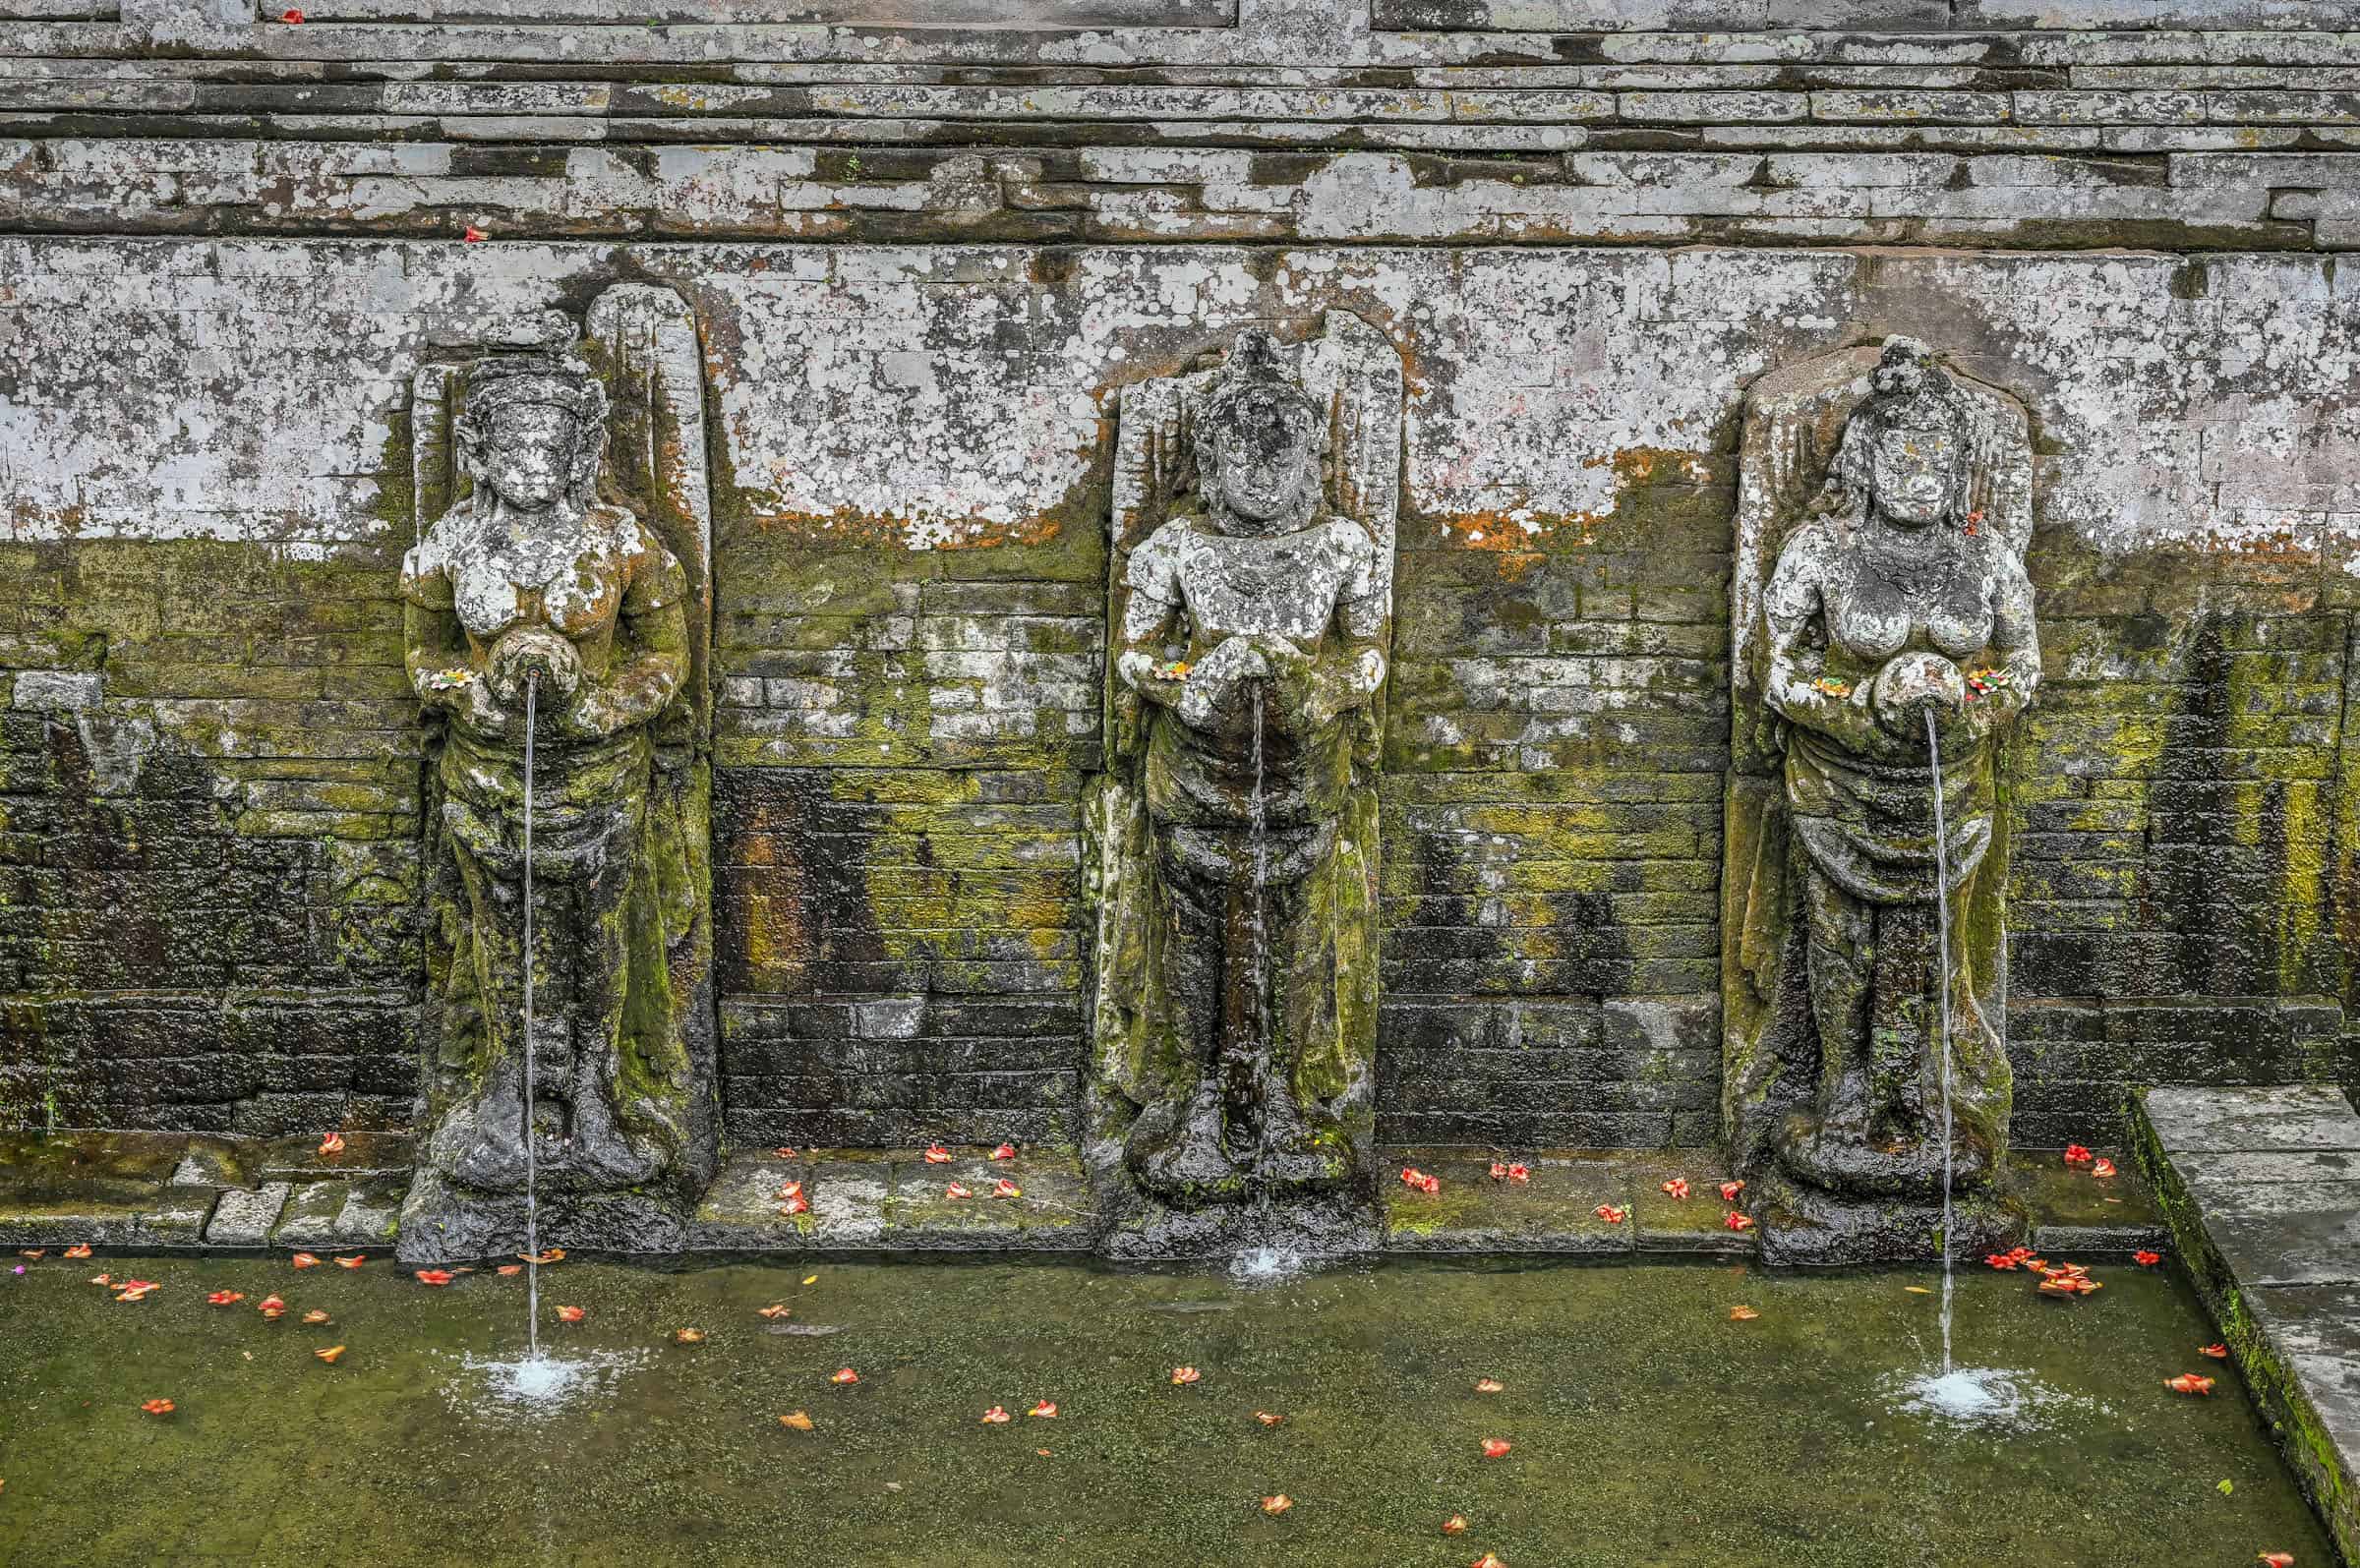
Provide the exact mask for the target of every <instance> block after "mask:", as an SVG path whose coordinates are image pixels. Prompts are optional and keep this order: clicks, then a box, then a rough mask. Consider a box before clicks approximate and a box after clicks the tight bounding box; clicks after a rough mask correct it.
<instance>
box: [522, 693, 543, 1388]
mask: <svg viewBox="0 0 2360 1568" xmlns="http://www.w3.org/2000/svg"><path fill="white" fill-rule="evenodd" d="M540 694H541V677H540V676H539V675H538V674H534V673H528V674H527V675H526V676H525V677H524V878H523V884H522V886H523V897H524V1086H523V1093H522V1094H521V1095H520V1096H519V1103H520V1104H521V1105H522V1107H523V1109H522V1111H521V1113H520V1115H521V1119H522V1121H523V1123H524V1302H525V1308H524V1322H525V1344H526V1346H527V1349H528V1354H529V1356H530V1359H531V1361H532V1362H534V1363H538V1362H539V1361H540V1360H541V1263H540V1257H541V1212H540V1201H541V1200H540V1187H541V1158H540V1152H539V1150H538V1149H537V1148H536V1147H535V1146H534V1137H533V1096H534V1094H535V1092H536V1084H537V1082H538V1074H536V1073H535V1072H534V1062H533V727H534V722H535V720H536V719H537V718H538V717H539V707H540V701H539V699H540Z"/></svg>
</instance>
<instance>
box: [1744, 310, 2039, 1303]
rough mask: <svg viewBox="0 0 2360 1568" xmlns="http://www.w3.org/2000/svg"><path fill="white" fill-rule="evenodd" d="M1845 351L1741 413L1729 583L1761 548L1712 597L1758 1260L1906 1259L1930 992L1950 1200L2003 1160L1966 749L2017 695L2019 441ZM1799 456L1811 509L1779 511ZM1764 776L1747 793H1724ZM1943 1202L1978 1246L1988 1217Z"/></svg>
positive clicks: (1927, 376)
mask: <svg viewBox="0 0 2360 1568" xmlns="http://www.w3.org/2000/svg"><path fill="white" fill-rule="evenodd" d="M1859 359H1860V356H1859V354H1857V353H1856V354H1854V355H1848V356H1840V357H1839V360H1838V363H1836V364H1835V365H1832V366H1830V365H1826V364H1821V365H1819V366H1816V367H1806V368H1805V370H1806V371H1808V372H1810V373H1811V374H1810V375H1808V376H1805V377H1801V378H1800V380H1798V379H1797V378H1795V377H1789V378H1788V379H1787V380H1785V381H1781V382H1779V383H1778V384H1775V385H1772V384H1765V385H1764V386H1763V387H1760V388H1757V389H1756V391H1755V393H1754V394H1753V395H1752V396H1750V397H1749V399H1748V404H1749V414H1750V416H1751V418H1750V422H1749V428H1748V434H1747V440H1746V446H1745V459H1746V468H1745V473H1744V484H1745V486H1746V489H1747V494H1745V495H1744V496H1743V497H1742V498H1741V514H1742V516H1741V529H1740V532H1741V552H1740V553H1741V570H1742V569H1743V567H1744V565H1745V564H1746V562H1747V560H1748V559H1749V558H1750V559H1753V560H1758V559H1760V558H1762V557H1764V556H1767V555H1768V553H1769V551H1770V549H1771V548H1772V546H1773V543H1774V542H1773V540H1772V539H1771V538H1770V537H1769V534H1770V531H1772V530H1780V529H1782V528H1783V534H1782V536H1781V537H1780V538H1778V539H1777V540H1776V541H1775V552H1776V553H1775V561H1776V564H1775V567H1774V568H1773V569H1772V570H1771V571H1770V573H1769V579H1768V582H1767V584H1766V585H1759V586H1757V585H1755V584H1748V585H1746V591H1743V592H1741V594H1740V595H1739V596H1738V599H1739V605H1740V613H1741V614H1742V615H1744V616H1745V617H1746V621H1745V623H1744V625H1743V627H1742V629H1741V633H1740V636H1739V642H1740V644H1741V649H1742V651H1743V654H1744V656H1745V658H1746V662H1747V678H1745V679H1744V680H1743V681H1741V693H1740V703H1739V713H1740V720H1741V727H1744V726H1745V722H1746V721H1747V720H1751V721H1753V725H1752V726H1751V733H1750V734H1749V736H1748V737H1747V739H1748V742H1749V744H1741V746H1740V748H1739V751H1740V757H1739V760H1740V776H1739V777H1737V778H1735V779H1733V791H1732V799H1731V813H1730V818H1731V827H1730V835H1731V866H1730V877H1729V881H1730V884H1731V890H1732V897H1733V901H1732V904H1731V909H1730V922H1731V932H1732V935H1731V938H1730V940H1731V941H1732V942H1733V943H1734V945H1735V946H1736V948H1737V954H1736V955H1735V957H1736V958H1737V961H1736V962H1735V963H1733V964H1731V965H1730V966H1729V973H1728V976H1727V978H1726V980H1725V988H1726V989H1727V991H1728V992H1729V993H1730V994H1729V996H1728V997H1727V998H1725V1002H1726V1008H1725V1011H1726V1014H1727V1017H1726V1023H1727V1026H1728V1029H1729V1038H1730V1051H1729V1055H1730V1061H1729V1071H1728V1073H1727V1075H1726V1078H1725V1095H1726V1111H1727V1119H1728V1123H1729V1127H1728V1132H1729V1134H1730V1141H1731V1153H1732V1157H1733V1161H1734V1162H1735V1163H1736V1164H1737V1165H1738V1166H1739V1168H1740V1171H1741V1174H1744V1175H1746V1176H1747V1177H1748V1179H1749V1180H1750V1181H1752V1182H1753V1183H1754V1184H1755V1187H1754V1207H1755V1209H1756V1210H1757V1211H1758V1212H1757V1213H1756V1214H1755V1216H1754V1217H1755V1218H1756V1219H1757V1221H1758V1222H1759V1223H1760V1224H1761V1225H1762V1227H1763V1240H1764V1246H1765V1249H1767V1250H1768V1252H1769V1253H1770V1254H1771V1255H1773V1256H1774V1257H1777V1258H1783V1259H1785V1260H1789V1261H1836V1260H1840V1259H1846V1258H1857V1257H1861V1256H1893V1255H1908V1254H1911V1253H1923V1252H1924V1251H1926V1250H1927V1249H1930V1248H1931V1247H1932V1245H1933V1237H1932V1232H1933V1229H1934V1228H1935V1226H1938V1223H1939V1221H1938V1217H1937V1218H1936V1219H1935V1221H1934V1223H1933V1224H1932V1225H1929V1224H1928V1223H1927V1221H1926V1211H1927V1210H1928V1209H1929V1208H1930V1209H1932V1210H1934V1211H1936V1212H1937V1216H1938V1208H1939V1204H1940V1201H1941V1197H1942V1191H1943V1188H1942V1184H1943V1179H1944V1154H1943V1054H1944V1050H1945V1045H1944V1041H1943V1037H1942V1030H1941V1026H1940V1023H1939V1017H1940V1007H1939V1005H1938V1004H1939V1003H1940V1001H1941V1000H1942V991H1941V989H1940V987H1942V986H1943V985H1944V984H1945V983H1947V987H1948V993H1949V1023H1950V1033H1949V1038H1948V1042H1947V1051H1948V1056H1949V1077H1950V1089H1949V1093H1950V1108H1951V1117H1952V1121H1951V1127H1952V1130H1953V1131H1952V1137H1951V1150H1950V1162H1951V1164H1950V1169H1951V1182H1952V1189H1951V1190H1952V1191H1953V1192H1954V1193H1965V1194H1975V1193H1977V1192H1980V1191H1983V1190H1985V1189H1986V1188H1987V1187H1988V1186H1989V1183H1990V1180H1991V1178H1992V1176H1993V1175H1994V1173H1995V1172H1996V1170H1997V1168H1998V1165H1999V1162H2000V1160H2001V1158H2002V1157H2003V1156H2004V1154H2005V1152H2006V1149H2007V1128H2008V1107H2009V1072H2008V1060H2007V1050H2006V1043H2005V1036H2004V1030H2005V1024H2006V1019H2005V1016H2004V1009H2005V1005H2006V950H2005V943H2004V933H2003V899H2004V882H2005V878H2006V847H2005V826H2004V807H2003V805H2002V802H2001V801H2000V799H1999V793H1998V791H1999V780H1998V776H1997V770H1996V768H1995V752H1996V751H1997V749H1998V746H1999V742H2000V739H2001V737H2002V736H2003V735H2004V734H2005V733H2006V732H2007V730H2008V728H2009V726H2011V725H2012V724H2013V723H2014V721H2015V719H2016V717H2017V715H2018V714H2019V713H2021V712H2022V711H2023V710H2024V708H2025V706H2026V704H2027V703H2029V702H2030V701H2031V700H2032V697H2033V694H2034V692H2035V690H2036V688H2037V686H2038V684H2039V680H2040V656H2039V643H2038V634H2037V631H2036V627H2035V625H2034V617H2033V591H2032V585H2031V583H2030V581H2029V580H2028V579H2027V577H2026V575H2025V570H2024V563H2023V550H2024V546H2025V543H2026V541H2027V539H2028V538H2029V534H2030V523H2031V514H2030V503H2029V497H2030V445H2029V441H2027V439H2026V437H2025V431H2026V422H2025V417H2024V413H2023V410H2022V409H2021V408H2020V407H2018V406H2017V405H2016V404H2015V403H2014V402H2013V400H2011V399H2008V398H2006V397H2005V396H2004V394H2000V393H1997V392H1995V391H1992V390H1990V389H1988V388H1982V387H1977V386H1975V385H1973V384H1972V383H1970V382H1968V381H1966V380H1965V379H1964V378H1962V377H1954V376H1953V375H1952V374H1951V373H1949V372H1948V371H1945V370H1944V369H1942V368H1941V367H1940V366H1938V365H1937V364H1935V363H1934V361H1933V358H1932V356H1931V355H1930V354H1929V353H1928V352H1927V351H1926V349H1925V348H1924V347H1923V346H1922V345H1919V344H1918V343H1915V342H1912V341H1910V340H1908V339H1903V338H1895V339H1892V340H1890V341H1888V342H1887V343H1886V344H1885V345H1884V347H1883V349H1882V350H1881V352H1879V353H1878V354H1877V355H1876V357H1875V362H1874V365H1873V367H1872V368H1865V376H1864V377H1863V376H1862V374H1861V372H1862V370H1863V368H1864V367H1862V366H1861V365H1860V364H1859ZM1863 382H1864V384H1863ZM1862 392H1865V396H1864V397H1863V396H1861V395H1860V393H1862ZM1830 436H1832V437H1833V439H1834V450H1833V454H1832V457H1830V458H1826V459H1825V460H1824V461H1822V462H1814V461H1813V458H1814V457H1816V456H1817V454H1815V453H1813V452H1811V451H1810V450H1809V447H1810V446H1811V445H1813V444H1814V442H1818V443H1824V441H1825V440H1826V439H1827V438H1828V437H1830ZM1814 467H1815V468H1817V469H1818V470H1819V471H1821V472H1824V473H1825V475H1826V479H1825V483H1824V486H1823V487H1822V488H1821V489H1820V490H1819V492H1818V494H1816V495H1809V494H1807V493H1806V494H1800V495H1798V494H1793V492H1794V491H1796V490H1800V483H1799V482H1803V481H1802V476H1803V475H1804V474H1805V473H1807V472H1808V471H1809V470H1811V469H1812V468H1814ZM1995 467H1999V468H2003V469H2005V470H2006V471H2005V472H1994V471H1993V470H1994V468H1995ZM1798 502H1800V504H1797V503H1798ZM1782 512H1783V513H1784V515H1783V516H1782V515H1780V513H1782ZM1928 715H1930V716H1931V717H1932V721H1933V730H1934V733H1935V736H1936V737H1937V739H1938V742H1939V753H1940V771H1939V779H1940V784H1939V788H1940V807H1941V811H1940V816H1941V821H1942V824H1943V830H1944V833H1945V835H1946V837H1945V838H1944V839H1943V840H1942V842H1940V843H1939V844H1937V842H1936V833H1935V822H1936V812H1935V806H1936V800H1935V783H1934V780H1935V774H1934V772H1933V765H1934V748H1933V746H1932V745H1931V744H1930V743H1929V740H1928V736H1927V716H1928ZM1748 764H1751V765H1752V767H1751V768H1750V769H1749V768H1748ZM1773 764H1774V765H1775V767H1776V770H1777V778H1776V783H1775V787H1774V789H1773V790H1763V789H1760V788H1758V787H1756V788H1752V789H1744V788H1740V787H1738V785H1739V784H1748V783H1752V782H1754V780H1759V779H1760V777H1761V775H1762V774H1764V773H1767V772H1768V771H1769V765H1773ZM1748 771H1750V772H1752V774H1753V779H1752V780H1749V779H1746V778H1744V777H1743V776H1744V775H1745V774H1746V773H1747V772H1748ZM1764 782H1766V781H1764ZM1937 854H1939V856H1940V858H1941V862H1942V863H1943V864H1945V865H1946V866H1947V878H1946V881H1945V882H1944V883H1941V884H1938V883H1937ZM1938 886H1943V887H1947V890H1948V891H1947V900H1945V901H1946V902H1947V906H1948V915H1949V928H1950V936H1949V957H1950V970H1949V974H1948V976H1947V980H1946V981H1945V979H1944V977H1943V976H1942V973H1941V968H1940V963H1939V959H1938V948H1939V937H1940V927H1939V924H1938V916H1939V914H1940V913H1941V910H1940V909H1939V908H1938V906H1937V900H1938V897H1939V895H1938V892H1937V888H1938ZM1739 900H1741V901H1739ZM1961 1212H1962V1213H1963V1214H1964V1215H1965V1221H1966V1223H1967V1224H1968V1225H1969V1226H1971V1227H1976V1228H1979V1230H1978V1234H1980V1233H1987V1232H1990V1231H1991V1230H1992V1229H1993V1228H1994V1227H1997V1228H2000V1229H2004V1228H2005V1226H2006V1224H2007V1220H2006V1216H2004V1215H2003V1214H2001V1213H1999V1212H1998V1211H1997V1209H1996V1208H1994V1207H1993V1206H1992V1205H1990V1204H1984V1205H1982V1206H1979V1207H1978V1206H1976V1205H1972V1204H1971V1205H1969V1206H1968V1207H1967V1208H1966V1209H1964V1210H1962V1211H1961Z"/></svg>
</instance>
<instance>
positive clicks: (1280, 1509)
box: [1262, 1492, 1295, 1515]
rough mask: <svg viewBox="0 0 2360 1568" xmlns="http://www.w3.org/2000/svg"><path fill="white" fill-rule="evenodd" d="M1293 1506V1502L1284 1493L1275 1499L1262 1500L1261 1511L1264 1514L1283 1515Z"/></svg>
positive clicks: (1266, 1498)
mask: <svg viewBox="0 0 2360 1568" xmlns="http://www.w3.org/2000/svg"><path fill="white" fill-rule="evenodd" d="M1294 1506H1295V1500H1294V1499H1293V1498H1292V1497H1289V1496H1288V1495H1287V1494H1286V1493H1284V1492H1280V1493H1279V1494H1278V1495H1277V1496H1275V1497H1265V1498H1264V1499H1263V1500H1262V1511H1263V1512H1264V1513H1266V1514H1273V1515H1274V1514H1283V1513H1285V1512H1286V1511H1287V1510H1288V1509H1289V1508H1292V1507H1294Z"/></svg>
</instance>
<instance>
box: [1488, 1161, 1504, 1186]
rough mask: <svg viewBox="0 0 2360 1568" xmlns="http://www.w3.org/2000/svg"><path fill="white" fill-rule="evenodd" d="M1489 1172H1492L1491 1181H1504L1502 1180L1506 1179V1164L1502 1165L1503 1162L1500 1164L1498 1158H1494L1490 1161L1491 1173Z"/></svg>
mask: <svg viewBox="0 0 2360 1568" xmlns="http://www.w3.org/2000/svg"><path fill="white" fill-rule="evenodd" d="M1491 1174H1492V1180H1493V1181H1495V1182H1505V1181H1506V1180H1507V1167H1506V1166H1505V1165H1503V1164H1501V1163H1500V1162H1499V1161H1498V1160H1494V1161H1492V1173H1491Z"/></svg>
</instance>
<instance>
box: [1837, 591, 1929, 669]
mask: <svg viewBox="0 0 2360 1568" xmlns="http://www.w3.org/2000/svg"><path fill="white" fill-rule="evenodd" d="M1824 603H1825V604H1826V606H1827V639H1828V641H1829V642H1831V643H1833V644H1835V645H1836V646H1837V647H1839V648H1842V649H1843V650H1844V651H1845V652H1846V653H1848V654H1850V655H1852V656H1853V657H1854V658H1856V659H1859V660H1861V661H1862V662H1864V663H1868V664H1881V663H1882V662H1883V661H1885V660H1887V659H1890V658H1892V657H1893V656H1894V655H1895V654H1897V653H1900V652H1901V651H1902V649H1904V648H1906V647H1908V646H1909V642H1910V631H1911V628H1912V626H1913V625H1914V624H1915V623H1916V620H1917V616H1916V615H1914V614H1913V613H1912V612H1911V610H1910V604H1909V601H1908V599H1906V598H1905V597H1904V596H1903V594H1902V592H1901V590H1900V589H1899V588H1897V587H1895V586H1894V585H1893V584H1891V583H1889V582H1886V581H1884V580H1883V579H1881V578H1878V577H1876V576H1874V575H1872V574H1868V573H1862V572H1856V573H1849V574H1846V576H1845V577H1844V578H1843V579H1841V580H1839V581H1837V582H1835V583H1832V584H1830V585H1829V587H1828V590H1827V593H1826V595H1825V597H1824Z"/></svg>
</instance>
